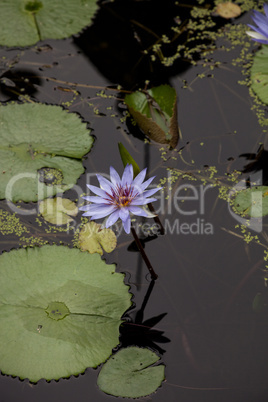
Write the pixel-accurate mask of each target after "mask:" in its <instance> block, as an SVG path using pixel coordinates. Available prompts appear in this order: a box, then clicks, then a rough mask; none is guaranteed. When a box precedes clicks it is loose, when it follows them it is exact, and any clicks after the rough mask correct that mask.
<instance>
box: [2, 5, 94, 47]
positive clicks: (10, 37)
mask: <svg viewBox="0 0 268 402" xmlns="http://www.w3.org/2000/svg"><path fill="white" fill-rule="evenodd" d="M96 10H97V0H60V1H54V0H28V1H27V0H12V1H10V0H1V1H0V15H1V21H2V22H1V25H0V44H1V45H4V46H29V45H33V44H34V43H36V42H38V41H40V40H44V39H50V38H52V39H62V38H66V37H68V36H71V35H74V34H76V33H78V32H80V31H81V30H82V29H83V28H84V27H85V26H87V25H90V24H91V22H92V18H93V16H94V14H95V12H96Z"/></svg>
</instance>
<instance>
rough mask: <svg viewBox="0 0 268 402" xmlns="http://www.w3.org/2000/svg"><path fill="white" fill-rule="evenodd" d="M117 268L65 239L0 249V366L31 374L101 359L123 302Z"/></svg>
mask: <svg viewBox="0 0 268 402" xmlns="http://www.w3.org/2000/svg"><path fill="white" fill-rule="evenodd" d="M123 278H124V276H123V275H122V274H119V273H115V266H114V265H107V264H105V262H104V261H103V260H102V259H101V257H100V256H99V255H98V254H93V255H91V254H89V253H82V252H81V251H79V250H78V249H70V248H68V247H64V246H55V245H54V246H43V247H41V248H39V247H36V248H29V249H19V250H13V251H11V252H9V253H4V254H2V255H1V256H0V370H1V371H2V373H4V374H9V375H13V376H19V377H20V378H21V379H24V378H29V380H30V381H33V382H36V381H38V380H40V379H41V378H45V379H47V380H52V379H59V378H61V377H69V376H70V375H72V374H73V375H76V374H79V373H82V372H84V370H85V369H86V368H87V367H96V366H97V365H99V364H100V363H102V362H103V361H105V360H106V359H107V358H108V357H109V355H110V354H111V352H112V349H113V348H114V347H115V346H116V345H117V344H118V342H119V340H118V339H119V326H120V324H121V322H122V321H121V316H122V314H123V313H124V312H125V311H126V310H127V309H128V308H129V307H130V305H131V302H130V297H131V295H130V293H129V292H128V287H127V286H126V285H125V284H124V282H123Z"/></svg>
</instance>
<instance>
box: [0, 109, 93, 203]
mask: <svg viewBox="0 0 268 402" xmlns="http://www.w3.org/2000/svg"><path fill="white" fill-rule="evenodd" d="M0 122H1V123H0V124H1V125H0V198H1V199H3V198H7V199H8V200H11V201H13V202H16V201H19V200H22V201H25V202H28V201H38V200H43V199H44V198H48V197H52V196H54V195H56V194H58V193H62V192H64V191H66V190H68V189H69V188H71V187H73V185H74V184H75V183H76V181H77V179H78V178H79V177H80V175H81V174H82V173H83V172H84V168H83V164H82V158H83V156H84V155H85V154H87V153H88V152H89V150H90V148H91V146H92V144H93V138H92V136H91V135H90V130H88V129H87V125H86V123H83V122H82V121H81V119H80V117H79V116H78V115H77V114H75V113H68V112H67V111H65V110H63V109H62V108H61V107H60V106H51V105H44V104H39V103H27V104H9V105H8V106H0Z"/></svg>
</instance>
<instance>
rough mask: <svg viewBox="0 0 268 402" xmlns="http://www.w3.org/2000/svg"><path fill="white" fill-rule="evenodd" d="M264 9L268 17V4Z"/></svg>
mask: <svg viewBox="0 0 268 402" xmlns="http://www.w3.org/2000/svg"><path fill="white" fill-rule="evenodd" d="M263 9H264V12H265V14H266V17H268V4H264V6H263Z"/></svg>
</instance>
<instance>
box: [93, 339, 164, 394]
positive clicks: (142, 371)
mask: <svg viewBox="0 0 268 402" xmlns="http://www.w3.org/2000/svg"><path fill="white" fill-rule="evenodd" d="M158 360H159V357H158V356H157V355H156V354H155V353H153V352H151V351H150V350H149V349H143V348H137V347H134V346H133V347H129V348H126V349H122V350H120V351H119V352H118V353H116V354H115V355H113V356H112V357H110V359H109V360H108V361H107V362H106V363H105V364H104V366H103V367H102V369H101V371H100V374H99V376H98V386H99V387H100V389H101V390H102V391H103V392H105V393H106V394H110V395H114V396H122V397H125V398H140V397H142V396H146V395H149V394H151V393H153V392H155V391H156V390H157V388H158V387H160V385H161V383H162V381H163V380H164V378H165V373H164V371H165V366H164V365H163V364H160V365H158V366H153V367H152V364H154V363H156V362H157V361H158Z"/></svg>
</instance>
